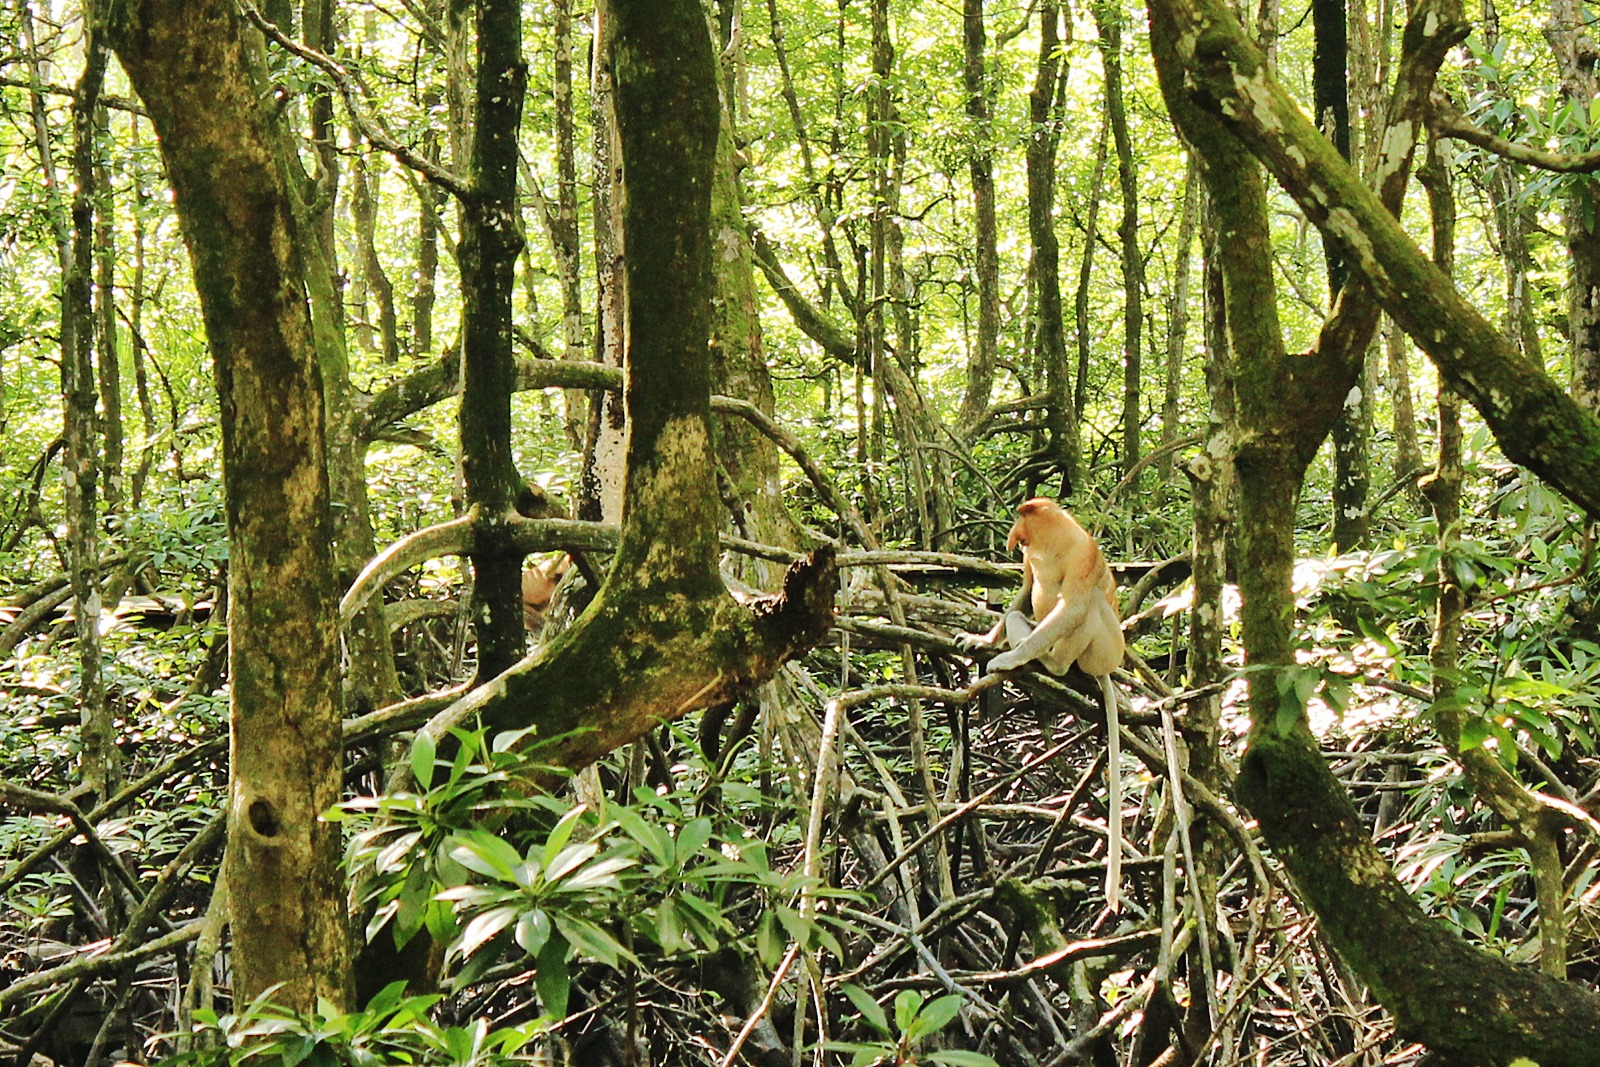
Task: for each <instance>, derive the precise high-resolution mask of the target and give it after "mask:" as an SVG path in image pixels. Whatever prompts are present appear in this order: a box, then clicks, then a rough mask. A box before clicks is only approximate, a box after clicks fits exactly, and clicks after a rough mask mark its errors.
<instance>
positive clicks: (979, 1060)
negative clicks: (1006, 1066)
mask: <svg viewBox="0 0 1600 1067" xmlns="http://www.w3.org/2000/svg"><path fill="white" fill-rule="evenodd" d="M923 1058H924V1059H926V1060H927V1061H928V1062H930V1063H948V1064H950V1067H999V1064H997V1063H995V1061H994V1060H993V1059H991V1058H990V1057H988V1056H985V1055H984V1054H983V1053H981V1052H967V1051H966V1050H964V1049H947V1050H945V1051H943V1052H930V1053H928V1054H927V1055H926V1056H924V1057H923Z"/></svg>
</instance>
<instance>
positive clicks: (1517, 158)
mask: <svg viewBox="0 0 1600 1067" xmlns="http://www.w3.org/2000/svg"><path fill="white" fill-rule="evenodd" d="M1428 125H1430V126H1432V127H1433V129H1434V130H1435V131H1436V132H1438V133H1440V134H1442V135H1444V136H1445V137H1454V138H1455V139H1456V140H1458V141H1465V142H1467V143H1468V144H1471V145H1477V146H1478V147H1479V148H1481V149H1483V150H1484V151H1486V152H1492V153H1494V154H1495V155H1497V156H1499V157H1501V158H1502V159H1509V160H1511V161H1512V162H1513V163H1526V164H1527V165H1528V166H1530V167H1537V168H1538V169H1540V170H1552V171H1556V172H1557V173H1560V174H1593V173H1595V172H1596V171H1600V148H1597V149H1594V150H1592V151H1589V152H1576V153H1563V152H1547V151H1545V150H1544V149H1542V148H1534V147H1532V146H1531V145H1525V144H1518V143H1516V142H1515V141H1508V140H1506V139H1505V138H1504V137H1501V136H1500V135H1499V134H1495V133H1490V132H1489V131H1488V130H1486V129H1484V128H1483V127H1482V126H1479V125H1478V124H1477V123H1475V122H1473V121H1472V120H1471V119H1469V118H1467V116H1466V115H1464V114H1462V113H1461V109H1460V108H1458V107H1456V104H1455V101H1453V100H1451V99H1450V98H1449V97H1448V96H1446V95H1445V94H1444V93H1443V92H1436V93H1434V94H1433V97H1432V99H1431V100H1430V101H1429V110H1428Z"/></svg>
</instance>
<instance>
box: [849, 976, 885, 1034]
mask: <svg viewBox="0 0 1600 1067" xmlns="http://www.w3.org/2000/svg"><path fill="white" fill-rule="evenodd" d="M842 989H843V992H844V995H845V996H846V997H848V998H850V1003H852V1004H854V1005H855V1006H856V1011H859V1012H860V1013H861V1017H862V1018H863V1019H865V1020H866V1022H867V1025H868V1026H870V1027H872V1028H873V1029H874V1030H876V1031H878V1033H880V1034H884V1035H886V1036H887V1035H888V1034H889V1032H890V1031H889V1016H888V1014H887V1013H885V1012H884V1010H883V1005H881V1004H879V1003H878V1002H877V1001H876V1000H874V999H873V997H872V994H871V993H868V992H867V991H866V990H865V989H862V988H861V987H860V986H858V985H855V984H853V983H849V982H847V983H845V985H844V986H843V987H842Z"/></svg>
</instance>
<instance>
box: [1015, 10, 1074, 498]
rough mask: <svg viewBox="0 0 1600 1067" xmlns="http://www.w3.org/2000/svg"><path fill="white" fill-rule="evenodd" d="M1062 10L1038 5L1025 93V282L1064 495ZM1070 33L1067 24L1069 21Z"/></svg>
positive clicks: (1067, 463) (1070, 443) (1068, 474)
mask: <svg viewBox="0 0 1600 1067" xmlns="http://www.w3.org/2000/svg"><path fill="white" fill-rule="evenodd" d="M1062 25H1063V21H1062V18H1061V7H1060V4H1059V3H1057V0H1044V2H1043V3H1042V4H1040V6H1039V58H1038V61H1037V63H1036V64H1035V65H1034V76H1033V89H1032V90H1031V91H1030V92H1029V94H1028V125H1029V131H1028V147H1027V174H1028V237H1029V239H1030V240H1031V241H1032V244H1033V263H1032V266H1031V269H1030V270H1029V272H1028V274H1029V280H1030V282H1031V284H1032V285H1033V308H1034V313H1033V350H1034V353H1035V355H1036V357H1037V359H1038V361H1039V364H1040V366H1041V367H1042V368H1043V371H1044V378H1045V383H1046V389H1047V390H1048V392H1049V405H1050V406H1049V407H1048V408H1047V409H1046V410H1045V425H1046V429H1047V431H1048V433H1049V439H1048V441H1047V443H1046V446H1045V447H1046V448H1047V449H1048V453H1049V454H1048V456H1047V457H1046V458H1047V462H1050V463H1052V464H1054V465H1055V467H1056V468H1057V469H1058V470H1059V471H1060V475H1061V482H1062V489H1063V491H1062V494H1061V495H1062V496H1063V497H1068V496H1071V495H1072V489H1073V487H1074V485H1075V483H1076V482H1077V478H1078V456H1079V452H1080V448H1081V446H1080V442H1079V433H1080V426H1079V421H1080V414H1081V413H1080V412H1079V411H1078V409H1077V408H1076V407H1075V406H1074V404H1073V397H1072V375H1071V373H1070V372H1069V368H1068V366H1067V335H1066V322H1065V319H1064V312H1063V310H1062V305H1061V242H1060V240H1059V239H1058V238H1057V237H1056V150H1057V148H1058V147H1059V146H1060V144H1061V115H1060V106H1059V99H1060V91H1061V90H1060V87H1061V86H1063V85H1064V83H1065V81H1066V77H1065V72H1064V71H1063V70H1062V69H1061V68H1062V65H1063V61H1062V58H1061V54H1062V49H1061V44H1062V35H1061V27H1062ZM1065 25H1066V26H1067V32H1068V34H1069V40H1070V33H1071V20H1070V19H1069V20H1067V21H1066V23H1065Z"/></svg>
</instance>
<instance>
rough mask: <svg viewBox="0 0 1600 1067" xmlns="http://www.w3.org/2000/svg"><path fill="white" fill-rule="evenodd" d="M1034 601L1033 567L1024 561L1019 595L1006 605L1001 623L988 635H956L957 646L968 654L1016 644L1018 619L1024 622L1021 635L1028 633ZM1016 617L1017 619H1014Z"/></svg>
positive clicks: (995, 625) (1017, 639) (1018, 638)
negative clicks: (1029, 614) (1029, 613)
mask: <svg viewBox="0 0 1600 1067" xmlns="http://www.w3.org/2000/svg"><path fill="white" fill-rule="evenodd" d="M1032 599H1033V567H1032V565H1031V564H1029V563H1028V561H1027V560H1024V561H1023V563H1022V585H1021V587H1020V588H1019V589H1018V590H1017V595H1016V596H1014V597H1012V598H1011V603H1010V604H1008V605H1006V610H1005V612H1004V613H1002V614H1001V616H1000V621H999V622H997V623H995V624H994V627H993V628H992V629H991V630H990V631H989V632H988V633H984V634H958V635H956V644H958V645H960V646H961V648H962V650H963V651H966V652H975V651H977V650H978V649H982V648H994V647H996V646H997V645H1013V644H1015V643H1016V642H1017V641H1019V640H1021V637H1020V636H1019V632H1018V628H1017V622H1016V618H1020V619H1021V621H1022V629H1021V633H1027V631H1028V627H1029V625H1030V623H1029V622H1028V608H1029V607H1030V606H1031V604H1032ZM1014 616H1015V617H1016V618H1013V617H1014Z"/></svg>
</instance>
